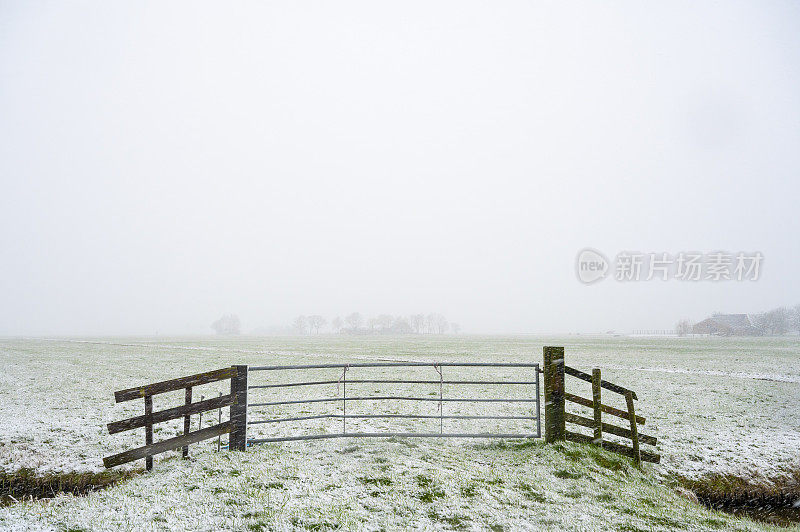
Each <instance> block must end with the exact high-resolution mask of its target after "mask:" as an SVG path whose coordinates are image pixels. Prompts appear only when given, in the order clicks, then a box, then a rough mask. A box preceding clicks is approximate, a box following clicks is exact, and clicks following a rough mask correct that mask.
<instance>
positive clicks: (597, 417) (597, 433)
mask: <svg viewBox="0 0 800 532" xmlns="http://www.w3.org/2000/svg"><path fill="white" fill-rule="evenodd" d="M601 381H602V379H601V378H600V369H599V368H594V369H593V370H592V404H593V405H594V441H595V443H596V444H597V445H602V444H603V410H602V409H601V408H600V406H601V405H602V404H603V403H602V402H601V400H600V390H602V388H601V387H600V382H601Z"/></svg>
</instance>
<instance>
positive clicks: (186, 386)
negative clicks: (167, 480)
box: [103, 366, 247, 471]
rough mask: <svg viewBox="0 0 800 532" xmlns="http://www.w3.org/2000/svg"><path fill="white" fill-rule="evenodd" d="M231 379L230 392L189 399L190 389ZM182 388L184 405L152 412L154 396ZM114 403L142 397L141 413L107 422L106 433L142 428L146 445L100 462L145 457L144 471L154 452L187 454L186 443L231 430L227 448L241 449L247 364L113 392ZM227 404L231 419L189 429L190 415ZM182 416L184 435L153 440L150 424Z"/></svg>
mask: <svg viewBox="0 0 800 532" xmlns="http://www.w3.org/2000/svg"><path fill="white" fill-rule="evenodd" d="M228 379H230V381H231V393H230V394H228V395H221V396H219V397H215V398H213V399H206V400H201V401H198V402H196V403H193V402H192V388H193V387H195V386H200V385H202V384H210V383H213V382H219V381H223V380H228ZM179 390H185V395H184V398H185V404H183V405H181V406H176V407H174V408H167V409H166V410H160V411H158V412H153V396H154V395H157V394H161V393H167V392H174V391H179ZM114 398H115V400H116V402H117V403H122V402H124V401H130V400H133V399H141V398H144V415H142V416H135V417H132V418H128V419H123V420H121V421H114V422H112V423H109V424H108V432H109V434H116V433H118V432H123V431H126V430H131V429H136V428H140V427H144V429H145V445H144V446H143V447H137V448H135V449H130V450H128V451H125V452H122V453H118V454H115V455H112V456H107V457H105V458H103V465H105V466H106V467H114V466H118V465H121V464H125V463H128V462H131V461H133V460H139V459H141V458H144V459H145V463H146V467H147V470H148V471H149V470H151V469H152V468H153V455H156V454H159V453H163V452H166V451H171V450H174V449H180V448H182V449H183V457H184V458H187V457H188V456H189V445H190V444H192V443H197V442H200V441H203V440H206V439H209V438H213V437H215V436H219V435H221V434H226V433H230V441H229V446H228V447H229V449H231V450H235V451H243V450H244V449H245V442H246V437H247V436H246V427H247V366H231V367H229V368H222V369H218V370H214V371H207V372H205V373H198V374H196V375H190V376H188V377H181V378H178V379H170V380H166V381H162V382H157V383H154V384H147V385H145V386H138V387H136V388H129V389H127V390H120V391H118V392H115V393H114ZM224 407H230V409H231V413H230V421H226V422H224V423H223V422H221V420H220V423H218V424H217V425H214V426H211V427H206V428H203V429H200V430H196V431H194V432H191V431H190V427H191V416H192V415H193V414H202V413H203V412H206V411H208V410H218V409H221V408H224ZM179 418H183V435H182V436H176V437H174V438H169V439H167V440H164V441H160V442H157V443H153V425H154V424H156V423H161V422H163V421H169V420H172V419H179Z"/></svg>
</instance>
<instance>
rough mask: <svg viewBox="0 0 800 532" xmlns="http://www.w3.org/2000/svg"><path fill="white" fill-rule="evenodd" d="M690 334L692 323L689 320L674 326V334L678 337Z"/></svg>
mask: <svg viewBox="0 0 800 532" xmlns="http://www.w3.org/2000/svg"><path fill="white" fill-rule="evenodd" d="M691 332H692V322H691V321H689V320H681V321H679V322H678V323H677V324H675V333H676V334H677V335H678V336H688V335H689V333H691Z"/></svg>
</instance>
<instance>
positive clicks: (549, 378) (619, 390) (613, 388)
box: [544, 347, 661, 465]
mask: <svg viewBox="0 0 800 532" xmlns="http://www.w3.org/2000/svg"><path fill="white" fill-rule="evenodd" d="M565 375H570V376H572V377H575V378H577V379H580V380H582V381H586V382H589V383H591V385H592V398H591V399H586V398H584V397H580V396H577V395H575V394H572V393H569V392H567V391H566V389H565ZM603 389H605V390H608V391H610V392H613V393H616V394H620V395H622V396H624V397H625V402H626V406H627V411H626V410H621V409H618V408H614V407H612V406H608V405H604V404H602V401H601V391H602V390H603ZM634 400H638V397H637V396H636V392H634V391H633V390H629V389H627V388H624V387H622V386H619V385H617V384H614V383H611V382H608V381H604V380H602V378H601V376H600V370H599V369H594V370H592V374H591V375H589V374H588V373H584V372H583V371H580V370H578V369H575V368H571V367H569V366H567V365H566V364H565V363H564V348H563V347H545V348H544V404H545V407H544V408H545V441H546V442H554V441H559V440H570V441H577V442H581V443H592V444H595V445H599V446H601V447H602V448H604V449H607V450H609V451H613V452H615V453H619V454H623V455H625V456H630V457H631V458H633V460H634V462H635V463H636V464H637V465H638V464H640V463H641V461H642V460H644V461H645V462H653V463H658V462H659V461H660V460H661V456H660V455H658V454H656V453H654V452H650V451H643V450H641V449H640V448H639V444H640V443H643V444H647V445H655V444H656V443H657V439H656V438H655V437H653V436H649V435H646V434H639V429H638V425H644V424H645V421H646V420H645V418H643V417H642V416H637V415H636V411H635V408H634V404H633V401H634ZM567 401H569V402H571V403H574V404H578V405H581V406H585V407H588V408H591V409H592V411H593V414H594V416H593V418H588V417H584V416H580V415H577V414H572V413H569V412H567V411H566V408H565V406H566V402H567ZM603 414H608V415H611V416H615V417H618V418H622V419H625V420H627V421H628V424H629V427H630V428H624V427H619V426H617V425H611V424H609V423H605V422H604V421H603ZM567 423H572V424H574V425H578V426H581V427H587V428H591V429H593V435H592V436H588V435H585V434H580V433H577V432H572V431H568V430H566V424H567ZM603 433H607V434H613V435H615V436H619V437H622V438H627V439H629V440H630V441H631V446H630V447H628V446H627V445H623V444H620V443H617V442H613V441H608V440H604V439H603Z"/></svg>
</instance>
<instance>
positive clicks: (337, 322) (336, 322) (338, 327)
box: [331, 316, 343, 333]
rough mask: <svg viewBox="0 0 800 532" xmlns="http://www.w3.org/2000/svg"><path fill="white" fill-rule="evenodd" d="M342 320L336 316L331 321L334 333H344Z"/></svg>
mask: <svg viewBox="0 0 800 532" xmlns="http://www.w3.org/2000/svg"><path fill="white" fill-rule="evenodd" d="M342 325H343V324H342V318H340V317H339V316H336V317H335V318H333V319H332V320H331V327H333V330H334V332H337V333H338V332H341V331H342Z"/></svg>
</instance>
